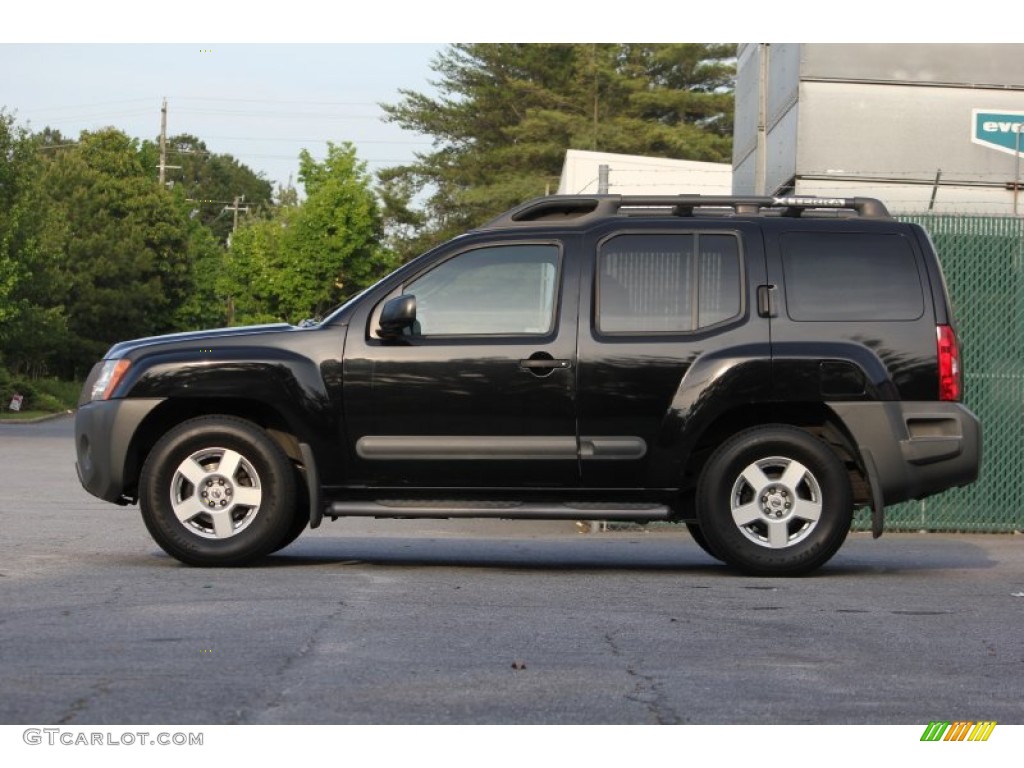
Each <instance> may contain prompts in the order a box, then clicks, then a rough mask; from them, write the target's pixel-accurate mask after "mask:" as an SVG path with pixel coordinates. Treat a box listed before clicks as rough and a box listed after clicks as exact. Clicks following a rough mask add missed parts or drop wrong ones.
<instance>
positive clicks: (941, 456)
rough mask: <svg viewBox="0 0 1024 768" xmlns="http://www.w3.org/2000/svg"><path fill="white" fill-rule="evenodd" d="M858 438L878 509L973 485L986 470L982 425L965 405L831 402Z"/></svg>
mask: <svg viewBox="0 0 1024 768" xmlns="http://www.w3.org/2000/svg"><path fill="white" fill-rule="evenodd" d="M829 407H830V408H831V409H832V410H833V411H834V412H835V414H836V415H837V416H838V417H839V418H840V419H842V421H843V423H844V424H845V425H846V428H847V430H848V431H849V432H850V434H851V435H852V436H853V439H854V442H855V443H856V447H857V449H858V450H859V451H860V454H861V458H862V459H863V461H864V465H865V468H866V469H867V471H868V474H869V480H870V481H871V486H872V490H873V492H874V493H875V494H876V495H880V497H881V498H876V499H875V504H876V509H880V508H881V506H882V505H888V504H896V503H897V502H900V501H906V500H908V499H923V498H925V497H926V496H932V495H934V494H936V493H941V492H942V491H945V490H948V489H949V488H956V487H959V486H963V485H969V484H970V483H973V482H974V481H975V480H977V479H978V472H979V470H980V468H981V424H980V423H979V422H978V418H977V417H976V416H975V415H974V414H973V413H972V412H971V411H970V410H968V409H967V408H966V407H964V406H963V405H962V404H961V403H945V402H934V403H932V402H870V403H829Z"/></svg>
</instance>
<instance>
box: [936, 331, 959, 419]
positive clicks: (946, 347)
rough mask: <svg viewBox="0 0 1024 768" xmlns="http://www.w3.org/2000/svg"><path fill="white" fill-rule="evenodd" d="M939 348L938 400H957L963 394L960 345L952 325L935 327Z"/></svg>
mask: <svg viewBox="0 0 1024 768" xmlns="http://www.w3.org/2000/svg"><path fill="white" fill-rule="evenodd" d="M935 331H936V336H937V337H938V349H939V400H954V401H956V400H959V399H960V397H961V395H962V394H963V387H962V386H961V383H960V347H959V345H958V344H957V341H956V334H955V333H954V332H953V328H952V326H949V325H939V326H937V327H936V328H935Z"/></svg>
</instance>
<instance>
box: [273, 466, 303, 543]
mask: <svg viewBox="0 0 1024 768" xmlns="http://www.w3.org/2000/svg"><path fill="white" fill-rule="evenodd" d="M308 526H309V492H308V491H307V490H306V481H305V478H304V477H302V475H300V474H299V473H298V472H296V473H295V511H294V512H293V513H292V522H291V526H290V527H289V528H288V530H287V531H286V532H285V535H284V538H283V539H282V540H281V541H279V542H278V543H277V544H275V545H274V547H273V549H271V550H270V554H273V553H274V552H277V551H278V550H281V549H284V548H285V547H287V546H288V545H289V544H291V543H292V542H293V541H295V540H296V539H297V538H299V536H301V535H302V532H303V531H305V530H306V528H307V527H308Z"/></svg>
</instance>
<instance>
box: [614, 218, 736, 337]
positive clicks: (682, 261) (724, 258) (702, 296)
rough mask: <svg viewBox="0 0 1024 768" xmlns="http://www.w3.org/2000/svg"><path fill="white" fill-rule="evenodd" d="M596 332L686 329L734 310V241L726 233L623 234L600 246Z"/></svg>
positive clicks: (710, 322)
mask: <svg viewBox="0 0 1024 768" xmlns="http://www.w3.org/2000/svg"><path fill="white" fill-rule="evenodd" d="M597 290H598V301H597V327H598V330H600V331H601V332H602V333H688V332H691V331H696V330H699V329H701V328H705V327H707V326H710V325H715V324H717V323H720V322H723V321H725V320H729V319H731V318H733V317H736V316H737V315H738V314H739V312H740V266H739V241H738V240H737V238H736V236H735V235H731V234H704V233H690V234H681V235H675V234H653V235H651V234H629V235H620V236H617V237H613V238H611V239H609V240H607V241H605V242H604V243H603V244H602V246H601V252H600V255H599V258H598V277H597Z"/></svg>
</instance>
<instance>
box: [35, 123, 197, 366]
mask: <svg viewBox="0 0 1024 768" xmlns="http://www.w3.org/2000/svg"><path fill="white" fill-rule="evenodd" d="M47 154H48V155H49V157H47V158H46V159H45V162H44V163H43V164H42V166H41V173H40V175H39V179H38V185H37V186H35V187H34V188H33V189H32V192H31V194H32V197H31V202H32V205H33V207H34V208H36V209H37V210H39V211H42V212H45V217H44V218H43V219H42V220H41V221H40V222H38V226H37V227H36V229H35V235H34V239H33V240H32V242H31V243H29V244H28V245H27V247H24V248H23V249H22V250H21V252H20V254H19V260H20V263H21V264H22V265H23V267H24V268H25V269H26V271H27V272H28V273H29V274H30V277H29V278H26V279H25V280H23V281H22V284H21V285H20V286H19V295H18V297H19V299H20V300H21V301H22V302H23V303H24V304H25V305H27V306H31V307H34V308H35V309H34V310H33V312H32V313H30V314H28V315H26V316H27V317H34V318H36V319H37V320H38V319H47V318H48V319H49V321H50V322H51V323H52V324H54V325H56V324H57V323H58V322H61V323H63V324H64V328H65V330H66V333H65V335H64V340H63V341H62V342H61V343H56V342H55V343H53V344H51V345H50V348H49V349H47V348H46V347H45V346H41V345H40V343H39V340H38V339H37V340H36V343H32V344H29V345H27V346H26V348H25V349H24V350H23V351H22V353H21V354H22V355H25V354H27V353H28V352H29V351H34V354H35V355H36V356H37V357H38V355H39V354H40V352H41V351H44V352H45V354H46V356H47V357H48V358H49V359H50V360H51V364H50V365H49V366H48V367H49V368H50V370H51V371H53V372H57V373H61V374H62V375H65V376H69V377H70V376H74V375H75V374H77V375H82V374H83V373H84V371H85V370H87V369H88V367H89V366H90V365H91V364H92V362H94V361H95V359H96V358H97V357H98V356H99V355H101V354H102V353H103V351H104V349H105V348H106V347H107V346H108V345H109V344H111V343H112V342H115V341H119V340H122V339H125V338H131V337H134V336H147V335H152V334H156V333H163V332H167V331H172V330H177V329H178V325H177V320H176V313H177V311H178V308H179V307H180V306H181V304H182V303H183V301H184V299H185V297H186V296H187V295H188V293H189V291H190V289H191V287H192V286H193V283H194V277H193V274H192V271H191V262H190V258H191V255H192V250H193V249H192V243H191V241H190V237H189V222H188V211H187V208H186V207H185V206H184V205H183V203H182V202H181V201H180V200H178V199H176V198H175V197H174V196H173V195H172V194H170V193H168V192H167V191H166V190H161V189H160V188H159V187H158V186H157V185H156V184H155V183H154V181H153V179H152V178H151V176H150V173H149V169H148V168H147V167H146V164H145V162H144V160H143V157H142V154H141V153H140V148H139V144H138V142H137V141H136V140H133V139H130V138H129V137H127V136H126V135H125V134H124V133H122V132H120V131H118V130H116V129H113V128H108V129H104V130H100V131H96V132H83V133H82V134H81V136H80V137H79V140H78V143H77V145H75V146H73V147H67V148H63V149H59V150H56V151H54V152H50V153H47ZM22 338H30V336H28V337H26V336H24V335H23V336H22Z"/></svg>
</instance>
